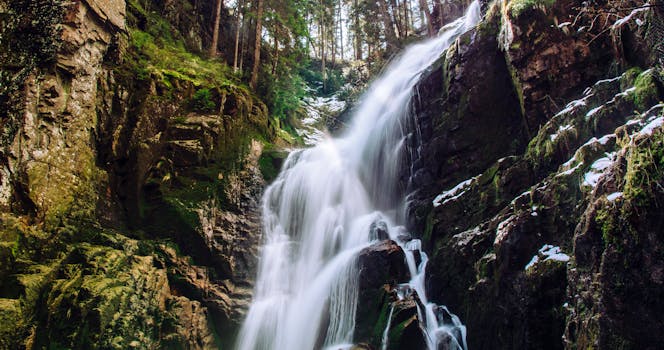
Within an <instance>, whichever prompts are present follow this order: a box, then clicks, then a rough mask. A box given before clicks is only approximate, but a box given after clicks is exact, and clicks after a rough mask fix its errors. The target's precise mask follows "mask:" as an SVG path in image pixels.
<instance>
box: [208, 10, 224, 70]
mask: <svg viewBox="0 0 664 350" xmlns="http://www.w3.org/2000/svg"><path fill="white" fill-rule="evenodd" d="M221 1H222V0H217V9H216V11H215V15H214V27H212V45H210V57H217V54H218V51H217V46H219V25H220V24H221Z"/></svg>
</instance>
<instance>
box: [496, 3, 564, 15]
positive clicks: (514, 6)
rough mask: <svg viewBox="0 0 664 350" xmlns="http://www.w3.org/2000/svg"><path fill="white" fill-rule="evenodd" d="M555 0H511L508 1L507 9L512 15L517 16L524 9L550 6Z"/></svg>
mask: <svg viewBox="0 0 664 350" xmlns="http://www.w3.org/2000/svg"><path fill="white" fill-rule="evenodd" d="M555 3H556V0H512V1H511V2H510V3H509V5H508V6H509V10H510V12H511V14H512V16H514V17H519V16H520V15H521V14H523V13H524V12H525V11H527V10H530V9H534V8H544V9H547V8H550V7H551V6H553V4H555Z"/></svg>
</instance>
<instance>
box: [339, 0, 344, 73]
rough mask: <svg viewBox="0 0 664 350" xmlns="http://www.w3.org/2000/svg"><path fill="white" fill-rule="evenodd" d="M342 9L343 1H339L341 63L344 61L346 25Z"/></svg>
mask: <svg viewBox="0 0 664 350" xmlns="http://www.w3.org/2000/svg"><path fill="white" fill-rule="evenodd" d="M342 10H343V9H342V8H341V0H339V44H340V46H341V47H340V49H341V61H343V60H344V25H343V17H342V16H341V12H342Z"/></svg>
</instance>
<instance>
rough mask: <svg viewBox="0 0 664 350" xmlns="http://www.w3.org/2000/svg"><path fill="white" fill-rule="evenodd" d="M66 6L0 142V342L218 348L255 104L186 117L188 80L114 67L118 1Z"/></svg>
mask: <svg viewBox="0 0 664 350" xmlns="http://www.w3.org/2000/svg"><path fill="white" fill-rule="evenodd" d="M42 5H43V3H39V6H42ZM65 5H66V6H65V7H64V19H63V24H62V31H61V33H59V34H58V35H59V36H58V37H57V38H55V39H54V40H55V41H56V42H57V44H58V45H55V47H57V54H55V55H54V61H53V62H50V61H49V62H41V61H40V62H38V64H36V65H35V66H34V72H33V73H34V74H32V75H30V76H29V77H28V78H27V79H26V80H25V87H24V89H23V90H22V91H24V93H23V94H22V97H23V98H22V99H20V101H25V104H24V106H20V108H19V109H21V110H23V111H24V112H23V114H22V115H21V118H19V119H20V120H18V121H17V125H18V129H17V130H18V131H17V132H16V134H15V135H13V134H12V135H10V136H11V137H5V136H6V135H5V134H4V133H3V136H2V147H3V149H2V153H1V154H0V163H1V164H2V169H1V170H0V209H2V213H0V217H1V218H0V264H1V265H0V277H2V282H0V317H2V319H3V320H7V321H8V322H2V323H3V326H1V327H0V347H4V346H5V345H6V347H8V348H16V347H32V346H33V345H34V346H36V347H39V346H42V345H44V346H45V344H59V345H60V346H62V347H72V348H77V347H86V346H88V347H90V346H102V347H107V348H132V347H138V348H191V349H213V348H219V347H222V346H223V347H226V346H230V345H231V344H232V342H233V334H234V330H235V328H236V327H237V325H238V323H239V322H240V320H241V319H242V317H243V315H244V312H245V311H246V309H247V308H248V303H249V300H250V299H251V291H252V288H253V281H252V279H253V277H254V275H255V264H256V258H257V252H256V250H257V245H258V241H259V238H260V233H261V227H260V217H259V216H260V213H259V210H258V208H259V202H260V196H261V193H262V189H263V187H264V180H263V177H262V174H261V171H260V169H259V167H258V160H259V157H260V156H261V153H262V144H261V143H259V142H257V141H254V140H253V137H252V136H253V135H256V136H260V137H267V138H269V137H270V135H271V131H270V125H269V123H268V117H267V108H266V107H265V105H264V104H263V103H262V102H260V101H259V100H257V99H256V98H255V96H253V95H251V94H250V93H249V92H248V91H247V90H246V89H243V88H240V87H238V86H231V87H218V88H214V89H211V90H212V92H211V93H210V96H209V98H210V100H211V101H212V103H213V104H214V105H215V108H214V111H206V113H205V114H204V113H201V112H197V111H194V110H192V109H191V108H189V105H190V100H191V99H192V95H193V94H194V93H195V92H196V90H197V87H196V86H195V85H194V83H193V82H192V81H191V79H177V78H174V79H171V80H170V81H168V82H165V81H164V79H163V77H159V76H155V75H147V76H143V77H137V76H135V75H134V74H132V73H133V71H131V70H127V69H126V68H127V67H126V65H125V63H127V62H125V61H124V60H123V57H124V55H126V54H127V52H128V51H127V50H128V48H127V47H128V43H127V41H128V33H127V32H128V30H127V28H126V25H125V19H126V16H127V14H126V12H127V9H126V8H125V6H126V3H125V1H95V0H86V1H74V2H67V3H66V4H65ZM164 5H165V6H167V7H168V6H170V5H173V2H167V3H166V4H164ZM134 6H136V4H134ZM4 10H5V8H4V7H3V4H0V11H4ZM175 10H176V9H174V8H171V7H169V9H168V11H166V12H168V14H173V11H175ZM132 15H133V16H135V14H132ZM197 16H198V15H197V14H188V16H184V17H186V18H180V19H178V20H179V22H177V23H175V22H176V21H175V19H172V20H173V22H174V23H173V25H174V26H175V25H182V26H187V24H188V23H189V24H191V23H193V22H196V23H198V28H200V27H201V26H200V23H199V22H200V21H201V18H199V17H197ZM167 17H168V16H167ZM168 19H169V20H170V19H171V18H170V17H168ZM136 20H138V21H140V18H138V19H136ZM197 36H198V39H196V37H197ZM190 39H191V40H190V41H189V42H188V44H191V45H193V46H196V45H197V44H196V40H200V33H195V34H191V38H190ZM167 84H173V85H174V86H175V88H174V86H167ZM169 89H170V90H169ZM172 91H175V92H173V93H172V94H168V93H167V92H172ZM3 102H4V101H3ZM10 126H11V125H10ZM2 127H3V130H5V129H6V127H7V125H6V123H5V120H4V117H3V120H2ZM6 140H10V141H11V142H7V143H6V142H5V141H6ZM5 143H6V144H5ZM127 236H131V237H133V239H130V238H127ZM12 247H13V248H12ZM17 257H18V258H17ZM63 259H64V260H63ZM17 261H21V263H20V264H17V263H16V262H17ZM42 295H43V296H44V297H43V298H42V297H39V298H37V296H42ZM26 298H27V299H29V300H28V301H27V302H25V303H23V304H22V305H23V306H22V307H21V308H19V307H18V305H19V304H18V303H19V300H24V299H26ZM27 299H26V300H27ZM37 311H39V312H37ZM33 312H34V313H35V314H36V316H34V317H33V316H31V315H32V314H31V313H33ZM65 318H66V319H65ZM5 323H7V324H9V325H17V326H15V327H14V326H12V327H10V328H7V327H9V326H5V325H4V324H5Z"/></svg>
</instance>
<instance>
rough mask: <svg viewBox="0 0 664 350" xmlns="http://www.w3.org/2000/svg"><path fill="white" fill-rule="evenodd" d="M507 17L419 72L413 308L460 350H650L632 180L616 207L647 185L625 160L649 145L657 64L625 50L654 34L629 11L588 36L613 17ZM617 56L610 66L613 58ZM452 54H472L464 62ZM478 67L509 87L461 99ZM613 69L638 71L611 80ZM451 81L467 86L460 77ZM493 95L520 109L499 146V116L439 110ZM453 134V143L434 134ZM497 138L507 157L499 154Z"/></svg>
mask: <svg viewBox="0 0 664 350" xmlns="http://www.w3.org/2000/svg"><path fill="white" fill-rule="evenodd" d="M522 5H523V3H519V2H515V1H504V2H501V3H498V4H494V5H493V6H494V7H493V8H489V10H488V13H487V15H486V17H485V22H484V23H482V24H480V26H479V27H478V28H477V30H476V33H475V34H472V35H469V36H467V39H466V41H465V42H464V41H463V40H462V41H460V42H459V44H458V45H457V47H454V48H453V49H451V50H450V51H449V52H448V53H447V57H446V59H445V60H446V61H445V62H444V63H441V65H440V66H442V67H449V66H452V67H456V68H455V69H453V70H452V69H450V70H448V71H446V70H436V69H434V70H433V73H432V74H431V75H430V76H429V77H428V78H427V79H426V80H425V81H424V82H423V83H422V87H425V86H426V87H427V88H426V90H423V89H422V88H421V89H420V93H421V94H424V95H425V96H427V97H426V98H422V99H421V100H422V101H424V102H422V103H420V104H419V107H418V106H416V108H422V111H421V113H420V116H419V117H418V119H417V121H416V125H418V126H419V127H421V129H422V130H421V135H422V136H421V139H422V140H424V141H423V143H422V145H421V146H420V144H418V143H414V144H415V145H416V146H418V147H419V148H418V151H420V152H421V154H422V156H421V157H420V158H417V159H415V161H414V168H415V169H416V171H415V172H414V174H412V175H413V176H412V177H411V179H410V180H411V181H412V183H413V184H414V188H415V189H418V190H420V191H419V192H418V193H417V194H416V195H415V196H416V198H417V196H421V197H420V199H421V201H419V202H414V205H413V207H412V208H411V211H410V213H411V215H410V217H411V219H412V226H413V227H415V228H416V229H415V230H413V231H414V232H417V231H418V229H419V232H422V239H423V243H424V245H425V246H426V247H429V248H428V251H429V252H430V254H429V255H430V260H429V263H428V264H427V277H428V281H427V291H428V296H429V298H430V299H431V300H432V301H434V302H436V303H439V304H444V305H447V306H448V307H449V308H450V310H451V311H452V312H454V313H455V314H457V315H458V316H459V317H460V318H461V320H462V321H463V322H464V323H465V324H466V326H467V327H468V328H467V329H468V346H469V348H473V349H478V348H479V349H514V348H537V349H563V348H619V347H624V348H655V347H656V345H655V344H657V342H659V343H661V342H662V341H663V339H662V336H661V335H660V334H658V332H656V331H654V329H653V328H651V327H660V320H658V319H656V317H655V316H653V315H654V314H655V313H658V312H660V311H652V312H651V310H662V305H661V303H660V302H659V301H660V300H661V298H660V297H659V296H657V295H659V294H658V293H660V292H659V290H661V289H659V285H660V279H659V276H660V273H659V272H658V271H660V270H659V269H660V264H659V263H656V262H655V260H653V257H654V256H656V255H657V254H659V250H660V249H661V246H662V239H661V237H659V236H658V235H656V234H654V233H653V231H652V227H653V226H650V225H658V223H659V215H657V214H653V215H651V216H650V217H649V218H647V219H646V218H645V216H643V213H650V210H655V209H652V208H655V207H656V206H655V207H651V205H652V203H654V202H653V201H657V200H656V199H655V198H658V196H659V195H660V194H661V191H659V192H658V191H651V190H648V188H651V187H650V186H651V185H653V183H652V182H642V183H641V185H637V186H636V187H638V188H639V190H636V191H635V192H638V193H640V194H636V193H635V192H632V195H626V193H628V192H630V191H632V190H633V188H632V189H631V190H630V185H629V184H630V183H631V184H634V183H635V182H633V181H631V180H628V179H630V178H631V179H633V178H638V179H644V178H646V177H653V178H659V177H660V175H658V174H659V173H658V171H656V170H654V169H655V167H652V164H654V163H655V162H656V160H655V159H656V157H655V158H650V157H641V156H634V155H636V154H641V155H643V154H644V153H646V152H647V151H645V150H646V149H647V150H653V149H658V147H659V146H658V145H659V142H660V138H661V136H660V132H661V124H662V122H661V118H662V113H663V111H662V106H661V105H660V104H659V103H658V102H659V101H660V100H661V99H662V96H663V95H662V94H663V93H664V89H663V88H664V85H663V84H662V80H661V74H662V71H661V68H659V67H657V66H655V67H652V69H651V70H645V69H647V68H650V67H649V66H650V65H652V64H654V62H656V61H657V59H653V57H657V54H656V53H653V52H646V51H643V52H644V53H643V54H642V55H640V58H638V59H637V58H635V57H632V56H630V55H629V54H624V47H625V45H627V46H629V47H636V48H642V47H643V46H644V45H646V44H647V43H648V42H650V40H652V38H653V36H654V34H652V33H651V34H648V33H647V32H643V31H642V29H639V28H640V25H638V24H637V23H645V22H644V21H648V20H651V21H653V22H655V21H660V20H661V17H657V16H661V15H660V14H659V12H657V11H658V10H641V11H640V12H637V13H636V14H634V15H633V16H632V17H630V18H631V19H630V20H626V21H625V22H624V23H622V22H621V23H619V25H616V26H614V28H612V29H608V30H605V31H603V30H604V29H606V27H604V29H599V32H598V31H597V30H598V28H592V29H588V28H589V27H586V28H585V29H583V30H579V26H583V25H585V24H586V23H589V22H588V21H591V20H592V18H589V17H586V16H587V15H589V14H590V13H594V14H595V15H596V14H598V13H600V12H602V11H604V10H606V8H617V7H616V6H617V4H616V3H612V2H609V3H606V4H604V5H602V6H604V7H601V8H600V7H597V6H599V5H587V6H589V7H586V8H585V9H584V10H583V11H581V12H580V14H579V17H578V19H577V20H578V21H577V22H576V23H575V22H574V21H573V20H569V23H565V22H567V21H568V19H570V18H573V17H575V16H576V15H577V13H579V12H578V8H576V7H574V4H571V3H569V2H556V3H554V4H552V5H546V4H541V5H538V6H533V7H527V6H526V7H524V8H520V7H519V6H522ZM635 6H637V5H635ZM619 12H620V11H619ZM620 14H621V15H620V16H627V15H629V14H630V11H627V12H620ZM637 17H638V18H639V19H638V21H641V22H637V21H636V19H637ZM617 19H618V18H615V19H611V20H608V22H607V23H610V24H611V23H614V22H615V21H616V20H617ZM605 20H606V19H605ZM491 23H494V24H493V25H492V24H491ZM498 24H499V25H498ZM610 24H609V26H610ZM585 30H589V32H587V31H585ZM602 31H603V32H602ZM600 32H601V33H600ZM610 32H612V33H614V35H615V33H617V32H619V33H620V35H619V36H618V37H615V36H614V37H612V36H611V35H609V34H610ZM598 34H599V35H598ZM595 36H596V38H595V39H594V40H592V41H591V40H589V39H588V38H589V37H590V38H593V37H595ZM496 38H498V40H499V41H498V42H494V41H493V40H494V39H496ZM616 45H617V46H616ZM464 46H467V47H465V48H464ZM646 46H647V45H646ZM616 50H619V51H620V50H622V51H620V52H623V53H622V54H620V55H617V56H614V55H613V54H612V52H616ZM639 50H643V49H639ZM465 52H482V54H475V55H469V56H468V57H467V58H464V57H466V56H464V53H465ZM458 53H460V55H459V54H458ZM494 54H495V56H494ZM501 55H502V57H501ZM459 57H460V58H459ZM492 57H495V58H494V62H500V61H501V60H504V61H503V62H504V66H503V67H505V68H504V70H503V73H500V75H499V76H502V77H505V76H507V80H508V83H507V84H506V85H501V84H500V83H498V84H491V85H490V86H486V89H488V90H489V91H485V89H475V88H474V87H475V86H478V87H479V86H483V85H482V82H481V81H479V80H491V78H490V77H487V76H485V75H482V74H483V73H476V71H475V68H473V69H470V68H467V67H477V66H479V65H480V64H481V63H477V62H483V61H489V60H490V59H489V58H492ZM630 57H632V58H630ZM501 64H502V63H501ZM501 64H493V65H492V66H493V67H494V68H493V71H494V72H495V71H497V70H498V71H500V70H501V69H498V68H495V67H501ZM457 65H458V67H457ZM620 65H623V66H624V67H625V68H628V67H630V66H633V65H642V69H643V70H645V71H642V69H639V68H635V69H632V70H627V71H626V72H624V71H625V70H626V69H621V70H619V72H620V73H618V72H615V71H613V70H612V69H615V67H618V66H620ZM489 71H491V69H489ZM553 71H555V72H556V73H555V74H551V73H552V72H553ZM448 72H461V73H462V74H461V77H460V78H449V77H450V76H452V77H456V76H455V75H450V73H448ZM464 72H473V73H476V74H478V76H479V77H481V78H478V79H477V81H476V80H475V79H474V76H473V75H470V76H468V75H465V78H464V74H463V73H464ZM505 72H507V73H505ZM623 72H624V73H623ZM457 86H458V87H459V88H460V87H465V89H464V90H461V89H459V90H458V96H459V97H454V96H455V95H454V94H452V93H447V92H449V91H452V92H454V91H455V89H457ZM501 86H502V87H503V88H501V89H500V90H498V91H494V89H496V87H501ZM645 86H648V87H647V88H646V87H645ZM441 87H442V88H441ZM441 91H442V92H441ZM505 91H515V92H516V93H515V96H516V99H517V101H518V102H517V103H518V104H519V109H520V111H517V112H516V114H515V115H516V116H517V117H516V118H515V119H513V120H514V121H515V123H512V124H510V125H511V127H514V125H519V126H521V127H522V128H521V129H518V130H519V133H516V134H514V133H510V132H509V130H510V129H509V128H507V129H505V127H504V126H502V127H503V129H500V130H501V132H500V133H501V134H502V135H510V136H499V137H498V140H494V139H493V136H495V135H496V134H495V133H494V131H493V130H496V128H497V127H496V126H495V124H491V123H494V119H495V118H498V117H505V114H504V113H503V112H502V111H503V110H502V109H500V108H494V105H493V104H489V105H488V106H487V107H488V108H489V109H491V111H499V112H498V113H495V114H491V115H489V113H486V114H482V113H477V112H475V111H474V110H473V109H471V108H467V107H465V104H463V103H455V104H453V105H452V106H454V107H456V106H458V107H459V111H462V112H463V113H461V112H460V113H459V114H458V115H457V114H454V109H452V112H450V111H448V110H447V109H446V106H447V103H448V102H449V101H451V100H452V99H453V98H454V101H471V102H469V105H471V106H472V100H473V98H476V96H492V95H496V96H502V94H505ZM436 94H442V96H443V97H442V98H438V99H435V96H438V95H436ZM431 96H434V98H433V99H432V98H431ZM485 100H487V99H486V98H485ZM488 100H489V101H490V99H488ZM511 101H512V102H511V103H509V104H508V105H509V106H510V107H513V106H514V105H513V101H514V100H511ZM508 110H509V109H508ZM441 111H442V112H441ZM455 118H456V119H455ZM475 118H477V119H475ZM455 120H456V121H457V122H456V123H457V124H458V126H459V127H458V129H452V128H450V127H449V126H447V124H446V123H449V122H450V121H455ZM488 125H491V127H490V128H491V129H492V130H491V131H488V130H487V132H490V133H491V135H486V136H484V137H482V138H480V139H478V140H474V141H473V142H472V145H466V147H458V145H464V143H463V140H465V139H466V138H468V137H470V138H472V137H473V136H472V135H471V136H468V135H467V134H466V133H467V132H469V131H472V132H474V133H481V132H482V126H485V127H487V126H488ZM515 130H516V129H515ZM451 131H453V132H451ZM454 132H455V133H457V135H459V136H455V134H454ZM449 135H452V136H449ZM492 135H493V136H492ZM461 136H463V137H461ZM436 138H440V139H441V140H443V139H444V140H446V142H440V141H437V140H436ZM507 140H510V141H512V142H515V143H517V144H519V145H522V147H521V148H520V147H514V148H508V147H506V146H505V144H501V143H500V142H506V141H507ZM482 145H486V147H487V148H486V149H482V148H481V147H482ZM499 145H500V146H499ZM525 145H528V146H527V147H526V146H525ZM492 146H493V147H496V148H497V149H490V147H492ZM654 152H655V153H656V152H657V151H654ZM630 155H632V156H630ZM636 159H639V160H638V161H636ZM455 160H456V161H455ZM637 163H638V164H641V165H643V166H637V165H636V164H637ZM644 164H650V165H644ZM418 169H419V171H418ZM637 169H638V170H637ZM628 173H629V175H627V174H628ZM434 189H436V190H435V191H434ZM637 198H640V199H637ZM637 203H638V204H637ZM637 208H639V209H637ZM636 212H639V213H641V214H636ZM628 237H629V238H628ZM645 242H648V243H645ZM628 261H633V262H634V263H633V264H632V263H628ZM637 270H638V271H641V273H637V272H636V271H637ZM631 286H638V287H634V288H632V287H631ZM637 289H638V290H637ZM633 295H639V297H638V299H639V301H636V300H635V299H634V298H633V297H632V296H633ZM646 305H647V306H646ZM637 319H638V320H637ZM637 325H638V326H637ZM653 334H657V335H653Z"/></svg>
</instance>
